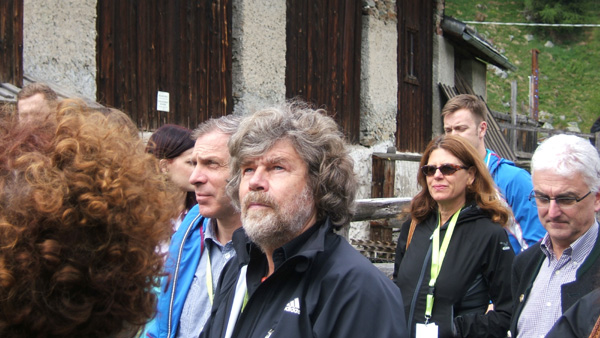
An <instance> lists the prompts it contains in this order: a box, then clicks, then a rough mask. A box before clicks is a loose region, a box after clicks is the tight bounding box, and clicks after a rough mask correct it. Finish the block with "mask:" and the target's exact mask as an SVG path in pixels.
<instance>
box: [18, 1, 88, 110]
mask: <svg viewBox="0 0 600 338" xmlns="http://www.w3.org/2000/svg"><path fill="white" fill-rule="evenodd" d="M96 35H97V33H96V0H25V1H24V3H23V69H24V71H25V74H27V75H29V76H32V77H34V78H35V79H37V80H39V81H42V82H49V83H54V84H56V85H58V86H59V87H61V88H62V89H64V90H65V91H67V92H68V93H71V94H73V95H77V96H83V97H86V98H89V99H92V100H95V99H96V69H97V67H96Z"/></svg>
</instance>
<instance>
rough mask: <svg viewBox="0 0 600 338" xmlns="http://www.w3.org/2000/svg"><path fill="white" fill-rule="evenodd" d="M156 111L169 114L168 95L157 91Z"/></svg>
mask: <svg viewBox="0 0 600 338" xmlns="http://www.w3.org/2000/svg"><path fill="white" fill-rule="evenodd" d="M156 110H158V111H166V112H169V93H168V92H161V91H159V92H158V94H156Z"/></svg>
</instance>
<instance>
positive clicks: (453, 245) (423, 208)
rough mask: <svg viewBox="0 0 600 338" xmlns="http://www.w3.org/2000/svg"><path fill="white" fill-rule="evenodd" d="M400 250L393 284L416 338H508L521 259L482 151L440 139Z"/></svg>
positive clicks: (427, 155)
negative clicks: (514, 274)
mask: <svg viewBox="0 0 600 338" xmlns="http://www.w3.org/2000/svg"><path fill="white" fill-rule="evenodd" d="M420 165H421V168H420V170H419V173H418V175H417V181H418V183H419V185H420V186H421V191H420V192H419V193H418V194H417V195H416V196H415V197H414V198H413V200H412V203H411V206H410V214H411V220H409V221H407V222H406V223H405V224H404V225H403V226H402V231H401V233H400V237H399V239H398V247H397V248H396V260H395V264H394V281H395V282H396V284H397V285H398V286H399V287H400V289H401V291H402V297H403V300H404V306H405V315H406V320H407V324H408V328H409V330H410V336H411V337H506V334H507V331H508V328H509V324H510V316H511V290H510V274H511V264H512V260H513V258H514V252H513V250H512V249H511V247H510V244H509V241H508V237H507V235H506V231H505V230H504V229H503V228H502V226H504V225H505V223H506V221H507V219H508V216H509V211H508V210H507V209H506V208H505V207H504V206H503V205H502V203H501V202H500V200H499V199H498V195H497V193H496V190H495V188H494V182H493V180H492V178H491V176H490V174H489V173H488V170H487V168H486V166H485V164H484V163H483V162H482V161H481V159H480V158H479V156H478V155H477V152H476V150H475V148H473V146H472V145H470V144H469V143H468V142H467V141H466V140H464V139H463V138H461V137H459V136H446V135H442V136H439V137H437V138H435V139H433V140H432V141H431V142H430V143H429V145H428V146H427V149H426V150H425V152H424V154H423V157H422V158H421V164H420Z"/></svg>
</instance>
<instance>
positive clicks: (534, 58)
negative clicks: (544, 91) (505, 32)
mask: <svg viewBox="0 0 600 338" xmlns="http://www.w3.org/2000/svg"><path fill="white" fill-rule="evenodd" d="M539 54H540V51H539V50H537V49H535V48H534V49H532V50H531V78H532V84H531V85H532V87H531V91H530V92H529V95H531V97H530V100H529V102H530V109H531V117H532V118H533V119H534V120H536V121H537V120H538V106H539V100H540V97H539V90H538V89H539V88H538V81H539V75H540V67H539V63H538V55H539Z"/></svg>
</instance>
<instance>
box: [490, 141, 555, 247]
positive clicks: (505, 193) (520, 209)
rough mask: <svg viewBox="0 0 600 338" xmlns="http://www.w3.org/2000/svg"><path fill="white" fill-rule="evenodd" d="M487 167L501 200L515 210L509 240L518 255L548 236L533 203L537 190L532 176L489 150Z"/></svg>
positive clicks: (510, 223) (510, 225) (509, 226)
mask: <svg viewBox="0 0 600 338" xmlns="http://www.w3.org/2000/svg"><path fill="white" fill-rule="evenodd" d="M485 164H486V165H487V167H488V169H489V171H490V174H491V175H492V178H493V179H494V182H495V183H496V186H497V187H498V189H499V190H500V194H501V197H502V198H503V199H504V200H505V201H506V203H507V204H508V205H509V206H510V208H511V209H512V212H513V214H514V219H511V220H509V224H508V228H507V231H508V239H509V240H510V244H511V245H512V247H513V250H514V251H515V254H518V253H519V252H521V251H523V250H525V249H527V248H528V247H530V246H532V245H534V244H535V243H537V242H538V241H539V240H540V239H541V238H542V237H544V235H545V234H546V229H544V227H543V226H542V224H541V223H540V220H539V218H538V213H537V207H536V206H535V205H533V203H531V202H530V201H529V194H530V193H531V190H533V184H532V183H531V175H529V173H528V172H527V171H526V170H525V169H522V168H519V167H517V166H516V165H515V164H514V163H513V162H511V161H509V160H507V159H505V158H502V157H500V156H499V155H498V154H496V153H495V152H493V151H491V150H489V149H487V153H486V155H485Z"/></svg>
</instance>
